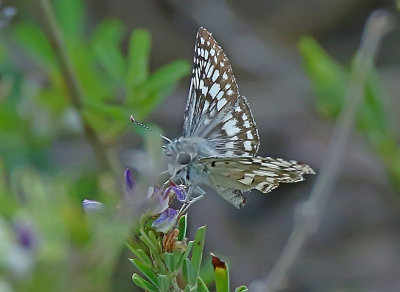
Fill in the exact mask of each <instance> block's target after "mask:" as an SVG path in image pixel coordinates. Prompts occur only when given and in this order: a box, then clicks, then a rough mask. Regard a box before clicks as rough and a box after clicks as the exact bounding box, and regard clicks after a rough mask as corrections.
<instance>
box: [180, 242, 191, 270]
mask: <svg viewBox="0 0 400 292" xmlns="http://www.w3.org/2000/svg"><path fill="white" fill-rule="evenodd" d="M192 247H193V241H190V242H189V243H188V246H187V248H186V251H185V252H184V253H182V254H181V255H180V258H179V261H178V264H177V265H176V269H177V270H179V269H180V268H181V267H182V264H183V261H184V259H186V258H187V257H188V256H189V253H190V251H191V250H192Z"/></svg>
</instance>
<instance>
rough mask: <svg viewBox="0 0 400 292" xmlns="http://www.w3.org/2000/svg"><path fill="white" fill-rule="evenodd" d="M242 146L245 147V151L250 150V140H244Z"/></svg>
mask: <svg viewBox="0 0 400 292" xmlns="http://www.w3.org/2000/svg"><path fill="white" fill-rule="evenodd" d="M243 146H244V149H245V150H247V151H250V150H251V142H250V141H245V142H244V143H243Z"/></svg>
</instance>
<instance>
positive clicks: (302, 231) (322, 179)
mask: <svg viewBox="0 0 400 292" xmlns="http://www.w3.org/2000/svg"><path fill="white" fill-rule="evenodd" d="M392 22H393V19H392V16H391V15H389V13H388V12H386V11H382V10H379V11H375V12H373V13H372V14H371V16H370V17H369V18H368V20H367V23H366V25H365V28H364V33H363V37H362V40H361V44H360V48H359V51H358V53H357V56H356V59H355V63H354V67H353V70H352V72H351V76H350V81H349V85H348V88H347V92H346V99H345V105H344V106H343V109H342V112H341V114H340V116H339V118H338V121H337V123H336V125H335V128H334V130H333V135H332V139H331V142H330V145H329V149H328V152H327V158H326V160H325V161H324V163H323V165H322V168H321V171H320V175H319V176H318V178H317V181H316V182H315V185H314V188H313V190H312V192H311V194H310V198H309V199H308V200H307V201H306V202H305V203H303V204H301V205H299V206H297V207H296V209H295V212H294V225H293V229H292V232H291V234H290V236H289V238H288V241H287V242H286V245H285V246H284V248H283V250H282V253H281V255H280V256H279V258H278V260H277V262H276V264H275V266H274V267H273V268H272V270H271V272H270V274H269V275H268V277H267V279H266V281H264V282H262V283H261V284H257V287H255V288H256V290H257V291H269V292H272V291H275V290H277V289H278V288H279V287H280V285H281V283H282V281H283V280H284V278H285V276H286V274H287V272H288V270H289V268H290V267H291V266H292V265H293V263H294V262H295V260H296V258H297V256H298V254H299V252H300V250H301V248H302V247H303V245H304V243H305V241H306V239H307V238H308V237H309V236H310V235H311V234H312V233H314V232H315V231H316V230H317V228H318V226H319V224H320V222H321V217H322V215H323V212H324V210H325V207H326V205H327V203H328V198H329V194H330V190H331V189H332V186H333V184H334V182H335V179H336V177H337V174H338V170H339V168H340V167H339V166H340V161H341V158H342V156H343V155H342V154H343V152H344V149H345V146H346V143H347V140H348V139H349V136H350V134H351V131H352V129H353V125H354V120H355V116H356V112H357V108H358V105H359V104H360V102H361V100H362V97H363V95H364V87H365V82H366V79H367V77H368V75H369V74H370V72H371V69H372V65H373V61H374V57H375V55H376V53H377V51H378V48H379V44H380V41H381V40H382V38H383V37H384V35H385V34H386V33H388V32H389V30H390V28H391V27H392Z"/></svg>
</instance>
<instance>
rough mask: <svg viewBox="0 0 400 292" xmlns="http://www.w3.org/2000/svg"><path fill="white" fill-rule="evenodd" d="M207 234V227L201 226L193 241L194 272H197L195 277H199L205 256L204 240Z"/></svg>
mask: <svg viewBox="0 0 400 292" xmlns="http://www.w3.org/2000/svg"><path fill="white" fill-rule="evenodd" d="M205 235H206V227H205V226H202V227H200V228H199V229H198V230H197V232H196V236H195V238H194V243H193V251H192V263H193V273H194V274H195V278H196V279H197V278H198V277H199V273H200V267H201V261H202V258H203V248H204V240H205Z"/></svg>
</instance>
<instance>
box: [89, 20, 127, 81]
mask: <svg viewBox="0 0 400 292" xmlns="http://www.w3.org/2000/svg"><path fill="white" fill-rule="evenodd" d="M123 31H124V29H123V25H122V23H121V21H119V20H116V19H106V20H103V21H102V22H101V23H100V24H99V25H98V26H97V29H96V31H95V32H94V33H93V37H92V46H93V50H94V52H95V55H96V57H97V60H98V62H99V63H100V64H101V66H102V67H103V68H104V70H105V71H106V73H107V75H108V76H109V77H111V78H112V79H113V80H114V82H116V83H117V84H121V85H122V84H123V80H124V76H125V60H124V57H123V55H122V53H121V50H120V48H119V45H120V42H121V39H122V35H123Z"/></svg>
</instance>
